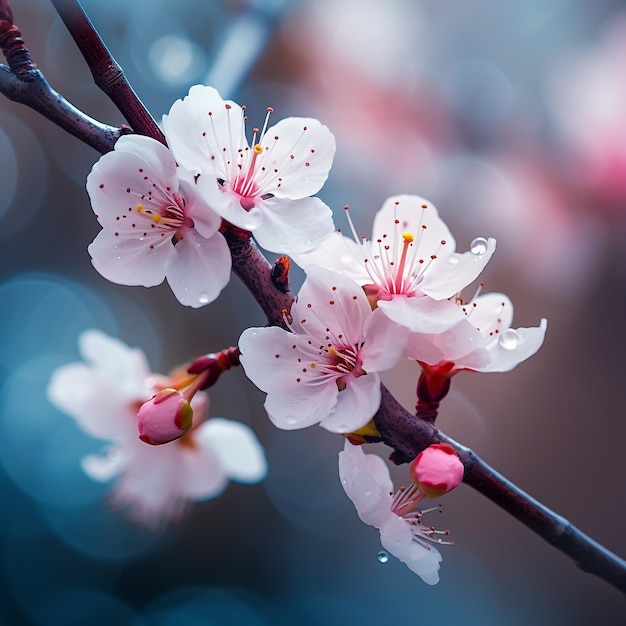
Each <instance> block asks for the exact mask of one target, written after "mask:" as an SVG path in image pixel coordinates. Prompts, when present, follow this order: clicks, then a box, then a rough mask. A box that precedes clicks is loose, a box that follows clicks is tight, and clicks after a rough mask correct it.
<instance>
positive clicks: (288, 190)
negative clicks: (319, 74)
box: [163, 85, 335, 254]
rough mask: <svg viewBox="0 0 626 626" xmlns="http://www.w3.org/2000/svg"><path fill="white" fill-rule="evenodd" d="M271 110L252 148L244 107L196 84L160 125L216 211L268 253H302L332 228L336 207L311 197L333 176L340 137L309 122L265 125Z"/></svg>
mask: <svg viewBox="0 0 626 626" xmlns="http://www.w3.org/2000/svg"><path fill="white" fill-rule="evenodd" d="M271 112H272V109H271V108H270V109H268V114H267V116H266V118H265V124H264V125H263V128H262V129H261V131H260V132H259V130H258V129H254V131H253V137H252V145H251V146H249V145H248V141H247V139H246V133H245V121H246V118H245V116H244V111H243V109H242V107H240V106H239V105H238V104H236V103H235V102H233V101H231V100H226V101H225V100H222V98H221V96H220V95H219V93H218V92H217V91H216V90H215V89H213V88H212V87H205V86H201V85H196V86H194V87H192V88H191V89H190V90H189V95H188V96H186V97H185V98H184V99H183V100H177V101H176V102H175V103H174V104H173V106H172V108H171V109H170V112H169V115H165V116H164V117H163V126H164V129H165V134H166V136H167V141H168V144H169V145H170V147H171V149H172V151H173V152H174V155H175V156H176V160H177V161H178V163H179V164H180V165H182V166H183V167H186V168H187V169H188V170H190V171H192V172H194V173H195V174H196V175H198V178H197V184H198V189H199V191H200V192H201V193H202V194H203V196H204V198H205V199H206V201H207V202H208V203H209V204H210V206H211V207H212V208H213V209H214V210H215V211H216V212H217V213H219V214H220V215H221V216H222V217H223V218H224V219H226V220H228V221H229V222H231V223H232V224H234V225H235V226H238V227H239V228H243V229H245V230H248V231H251V232H252V233H253V234H254V237H255V239H256V240H257V241H258V243H259V245H260V246H262V247H263V248H265V249H266V250H271V251H274V252H281V253H285V254H292V253H295V252H305V251H307V250H311V249H313V248H315V247H316V246H318V245H319V244H320V243H321V242H322V240H323V239H324V238H325V237H327V236H328V235H329V234H330V233H331V232H332V230H333V221H332V213H331V210H330V209H329V208H328V207H327V206H326V205H325V204H324V203H323V202H322V201H321V200H320V199H318V198H311V197H309V196H311V195H313V194H315V193H317V192H318V191H319V190H320V189H321V187H322V185H323V184H324V182H325V181H326V179H327V178H328V172H329V170H330V167H331V165H332V161H333V156H334V153H335V138H334V136H333V135H332V133H331V132H330V131H329V130H328V128H327V127H326V126H323V125H322V124H321V123H320V122H319V121H318V120H315V119H310V118H298V117H291V118H287V119H284V120H282V121H280V122H278V124H276V125H274V126H272V127H270V128H268V127H267V125H268V120H269V114H270V113H271Z"/></svg>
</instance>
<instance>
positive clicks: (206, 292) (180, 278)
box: [165, 230, 231, 308]
mask: <svg viewBox="0 0 626 626" xmlns="http://www.w3.org/2000/svg"><path fill="white" fill-rule="evenodd" d="M230 268H231V256H230V250H229V249H228V244H227V243H226V240H225V239H224V237H223V235H222V234H221V233H219V232H217V233H215V234H214V235H213V236H212V237H211V238H209V239H205V238H204V237H202V236H200V235H199V234H198V233H196V232H195V231H191V230H190V231H189V232H187V233H186V234H185V236H184V237H183V239H182V240H181V241H179V242H178V243H177V244H176V246H175V247H174V254H173V256H171V257H170V258H169V259H168V261H167V262H166V264H165V274H166V277H167V282H168V283H169V285H170V287H171V288H172V291H173V292H174V295H175V296H176V298H177V299H178V301H179V302H180V303H181V304H185V305H187V306H191V307H194V308H198V307H201V306H204V305H205V304H208V303H209V302H213V301H214V300H215V299H216V298H217V297H218V296H219V295H220V293H221V291H222V289H223V288H224V287H225V286H226V285H227V284H228V281H229V280H230Z"/></svg>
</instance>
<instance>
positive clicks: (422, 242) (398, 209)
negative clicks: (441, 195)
mask: <svg viewBox="0 0 626 626" xmlns="http://www.w3.org/2000/svg"><path fill="white" fill-rule="evenodd" d="M395 220H398V221H399V224H398V225H397V226H395ZM394 228H397V229H398V230H399V232H400V233H405V232H408V233H411V234H412V235H413V236H414V238H415V239H414V244H413V245H414V246H415V247H416V248H419V252H420V256H421V257H422V258H424V259H429V258H430V257H431V255H433V254H435V255H438V256H447V255H448V254H451V253H452V252H454V250H455V246H456V243H455V241H454V237H453V236H452V233H451V232H450V230H449V229H448V227H447V226H446V224H445V222H444V221H443V220H442V219H441V218H440V217H439V214H438V212H437V209H436V208H435V206H434V205H433V204H431V203H430V202H428V200H425V199H424V198H421V197H420V196H413V195H399V196H392V197H391V198H388V199H387V200H386V201H385V203H384V204H383V206H382V208H381V209H380V211H378V213H376V216H375V218H374V226H373V228H372V241H377V240H378V239H382V238H387V237H389V236H390V235H391V234H392V233H393V229H394ZM442 241H445V244H443V245H442V243H441V242H442ZM433 265H434V264H433ZM437 265H438V264H437Z"/></svg>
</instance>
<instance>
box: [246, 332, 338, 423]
mask: <svg viewBox="0 0 626 626" xmlns="http://www.w3.org/2000/svg"><path fill="white" fill-rule="evenodd" d="M303 343H306V338H302V337H300V336H297V335H294V334H292V333H287V332H285V331H284V330H281V329H280V328H276V327H271V328H248V329H247V330H245V331H244V332H243V334H242V335H241V337H240V338H239V349H240V350H241V357H240V358H241V364H242V365H243V367H244V370H245V372H246V376H248V378H250V380H252V381H253V382H254V384H255V385H256V386H257V387H258V388H259V389H261V391H265V392H266V393H267V394H268V395H267V398H266V399H265V409H266V410H267V412H268V414H269V417H270V419H271V421H272V422H273V423H274V424H275V425H276V426H277V427H278V428H282V429H285V430H293V429H297V428H306V427H307V426H312V425H313V424H316V423H317V422H319V421H320V417H321V416H324V415H327V414H328V413H330V412H331V411H332V409H333V407H334V406H335V404H336V402H337V393H338V389H337V386H336V384H335V383H334V382H333V381H332V380H331V381H330V384H325V385H320V384H316V381H315V377H314V376H315V372H314V369H313V368H311V367H309V366H308V364H307V363H301V362H299V361H298V358H300V356H299V355H300V354H301V350H302V349H304V346H303V345H302V344H303ZM293 345H296V349H294V348H292V346H293ZM277 354H278V355H279V356H278V357H276V355H277Z"/></svg>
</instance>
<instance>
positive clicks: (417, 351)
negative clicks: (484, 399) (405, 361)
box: [406, 293, 548, 375]
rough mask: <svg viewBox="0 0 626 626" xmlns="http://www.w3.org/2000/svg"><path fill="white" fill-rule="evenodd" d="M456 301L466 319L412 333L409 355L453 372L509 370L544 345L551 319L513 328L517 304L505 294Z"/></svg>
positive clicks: (408, 349)
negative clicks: (433, 330)
mask: <svg viewBox="0 0 626 626" xmlns="http://www.w3.org/2000/svg"><path fill="white" fill-rule="evenodd" d="M456 302H457V304H456V305H455V306H456V307H457V308H458V309H459V311H461V312H462V314H463V320H462V321H460V322H459V323H458V324H456V325H455V326H453V327H452V328H450V329H448V330H446V331H444V332H442V333H438V334H427V333H415V334H412V335H411V336H410V337H409V339H408V341H407V347H406V355H407V356H408V357H409V358H411V359H415V360H417V361H419V362H420V363H422V364H427V365H428V366H431V367H436V366H438V365H444V366H445V367H446V370H447V371H448V372H449V375H452V374H454V373H455V372H457V371H459V370H473V371H477V372H507V371H509V370H511V369H513V368H514V367H515V366H516V365H518V364H519V363H521V362H522V361H524V360H526V359H528V358H529V357H531V356H532V355H533V354H535V352H537V350H539V348H540V347H541V344H542V343H543V339H544V336H545V333H546V328H547V324H548V323H547V321H546V320H545V319H542V320H541V322H540V324H539V326H536V327H532V328H517V329H514V328H511V323H512V321H513V304H512V303H511V300H510V299H509V298H508V297H507V296H505V295H504V294H502V293H489V294H485V295H482V296H478V297H476V298H474V299H473V300H472V301H470V302H468V303H464V302H463V301H462V300H460V299H457V301H456ZM451 364H452V365H451Z"/></svg>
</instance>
